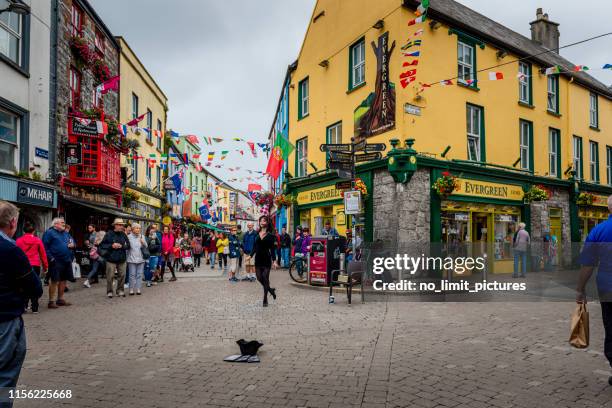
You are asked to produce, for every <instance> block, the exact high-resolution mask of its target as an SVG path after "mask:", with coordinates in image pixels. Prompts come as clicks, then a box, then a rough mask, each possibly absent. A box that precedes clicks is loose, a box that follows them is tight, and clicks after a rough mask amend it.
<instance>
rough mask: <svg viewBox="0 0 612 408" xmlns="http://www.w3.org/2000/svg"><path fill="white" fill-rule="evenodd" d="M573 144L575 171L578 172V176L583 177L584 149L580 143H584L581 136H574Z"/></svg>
mask: <svg viewBox="0 0 612 408" xmlns="http://www.w3.org/2000/svg"><path fill="white" fill-rule="evenodd" d="M572 142H573V143H572V144H573V159H572V163H573V166H574V172H575V173H576V178H577V179H579V180H581V179H582V166H581V165H580V164H581V163H582V149H580V145H581V144H582V139H581V138H580V137H579V136H573V139H572Z"/></svg>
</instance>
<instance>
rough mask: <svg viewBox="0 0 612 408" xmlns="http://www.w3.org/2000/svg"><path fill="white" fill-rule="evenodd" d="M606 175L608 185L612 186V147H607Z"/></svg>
mask: <svg viewBox="0 0 612 408" xmlns="http://www.w3.org/2000/svg"><path fill="white" fill-rule="evenodd" d="M606 175H607V182H608V185H612V147H610V146H606Z"/></svg>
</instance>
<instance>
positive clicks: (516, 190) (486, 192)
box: [451, 178, 525, 201]
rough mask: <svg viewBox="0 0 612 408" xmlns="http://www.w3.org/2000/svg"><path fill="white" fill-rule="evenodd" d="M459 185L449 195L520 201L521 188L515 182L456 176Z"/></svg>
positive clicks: (522, 193)
mask: <svg viewBox="0 0 612 408" xmlns="http://www.w3.org/2000/svg"><path fill="white" fill-rule="evenodd" d="M457 181H458V182H459V183H458V184H459V187H458V188H456V189H455V190H454V191H453V192H452V194H451V196H454V195H460V196H468V197H481V198H492V199H498V200H511V201H522V200H523V196H524V194H525V193H524V192H523V188H522V187H521V186H519V185H516V184H501V183H490V182H488V181H481V180H471V179H464V178H458V179H457Z"/></svg>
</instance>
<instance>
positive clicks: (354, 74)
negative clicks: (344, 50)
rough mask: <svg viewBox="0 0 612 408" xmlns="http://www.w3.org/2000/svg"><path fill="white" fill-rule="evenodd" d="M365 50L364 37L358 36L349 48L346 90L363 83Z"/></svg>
mask: <svg viewBox="0 0 612 408" xmlns="http://www.w3.org/2000/svg"><path fill="white" fill-rule="evenodd" d="M365 69H366V51H365V38H363V37H362V38H360V39H359V40H358V41H357V42H355V43H354V44H353V45H351V46H350V48H349V74H348V75H349V77H348V90H349V91H352V90H353V89H355V88H358V87H360V86H363V85H365Z"/></svg>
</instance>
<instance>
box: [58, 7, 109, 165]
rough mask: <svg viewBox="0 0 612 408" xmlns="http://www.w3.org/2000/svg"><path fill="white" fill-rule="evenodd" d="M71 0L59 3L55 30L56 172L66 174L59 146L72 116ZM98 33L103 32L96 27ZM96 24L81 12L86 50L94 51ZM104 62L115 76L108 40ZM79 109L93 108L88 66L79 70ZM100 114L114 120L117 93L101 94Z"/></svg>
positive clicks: (66, 135)
mask: <svg viewBox="0 0 612 408" xmlns="http://www.w3.org/2000/svg"><path fill="white" fill-rule="evenodd" d="M72 3H73V1H72V0H60V1H59V11H58V14H59V22H58V27H57V32H58V33H57V36H58V40H57V42H58V44H57V50H56V53H57V66H56V72H57V105H56V107H55V112H52V114H55V115H56V126H57V149H58V150H57V156H56V157H57V164H58V168H57V171H63V172H65V171H66V168H65V166H64V165H63V164H62V163H63V161H64V160H63V151H62V145H63V144H64V143H65V142H67V140H68V118H69V115H70V114H71V113H72V109H71V107H70V68H71V66H73V63H74V60H73V56H72V52H71V50H70V38H71V37H72V31H71V10H72ZM98 30H99V31H100V32H101V33H104V30H102V29H101V28H98ZM95 33H96V22H95V21H94V20H92V19H91V17H90V16H89V15H88V14H87V11H86V10H85V9H83V38H84V39H85V40H86V41H87V43H88V44H89V48H90V49H91V50H92V51H93V50H94V49H95V45H94V44H95V42H94V41H95V37H96V35H95ZM103 58H104V62H105V63H106V65H107V66H108V68H109V69H110V73H111V76H115V75H118V74H119V50H118V49H117V48H115V45H114V43H113V42H112V40H111V39H110V38H108V37H105V47H104V56H103ZM80 72H81V75H82V81H81V109H91V108H92V107H93V99H94V91H95V87H96V86H97V85H98V84H97V83H96V82H95V79H94V76H93V74H92V72H91V69H90V68H89V67H83V68H82V69H81V70H80ZM103 98H104V112H105V114H106V115H107V116H112V117H114V118H118V116H119V95H118V93H117V92H109V93H107V94H106V95H104V97H103Z"/></svg>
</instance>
